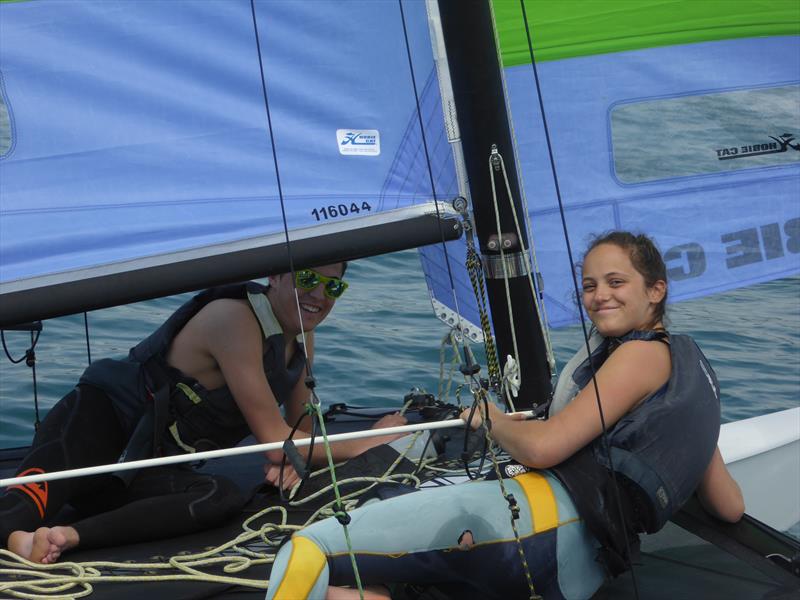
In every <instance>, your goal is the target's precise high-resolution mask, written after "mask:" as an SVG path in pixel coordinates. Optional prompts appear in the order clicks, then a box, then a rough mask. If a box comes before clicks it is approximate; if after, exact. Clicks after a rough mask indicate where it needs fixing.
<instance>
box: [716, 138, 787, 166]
mask: <svg viewBox="0 0 800 600" xmlns="http://www.w3.org/2000/svg"><path fill="white" fill-rule="evenodd" d="M769 138H770V139H771V140H774V141H772V142H763V143H761V144H746V145H743V146H733V147H731V148H717V150H716V152H717V158H718V159H719V160H731V159H733V158H747V157H748V156H762V155H764V154H780V153H781V152H788V151H789V149H790V148H791V149H792V150H797V151H798V152H800V143H796V144H793V143H792V142H793V141H794V136H793V135H792V134H791V133H784V134H782V135H780V136H778V137H775V136H774V135H771V136H769Z"/></svg>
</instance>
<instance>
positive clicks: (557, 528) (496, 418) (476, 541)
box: [267, 232, 744, 600]
mask: <svg viewBox="0 0 800 600" xmlns="http://www.w3.org/2000/svg"><path fill="white" fill-rule="evenodd" d="M582 285H583V306H584V308H585V309H586V312H587V314H588V315H589V318H590V319H591V320H592V323H593V324H594V330H595V335H593V341H594V342H595V346H596V347H595V348H594V349H593V350H592V353H591V357H590V358H588V357H586V352H585V350H584V351H583V356H582V357H580V354H581V353H579V358H577V359H574V360H573V361H570V365H569V366H568V368H567V369H565V372H564V373H562V375H561V378H560V380H559V385H558V387H557V391H556V398H555V405H557V406H558V407H559V408H561V410H558V412H556V413H555V414H551V416H550V418H549V419H548V420H546V421H538V420H523V419H518V418H515V417H512V416H509V415H507V414H504V413H503V412H502V411H500V410H499V409H498V408H496V407H495V406H493V405H491V404H490V405H489V410H488V419H489V420H490V421H491V433H492V436H493V437H494V439H495V440H496V441H497V442H498V443H499V444H500V445H501V446H502V447H503V448H504V449H505V450H506V451H507V452H508V453H509V454H510V455H511V457H512V458H513V459H515V461H517V463H516V464H513V465H509V466H508V467H507V468H506V472H507V473H508V474H509V475H514V476H513V477H511V478H510V479H506V480H505V481H504V485H505V490H506V493H507V494H510V495H511V496H513V500H512V499H511V498H509V497H508V496H506V498H505V499H504V497H503V495H502V494H501V487H500V483H499V482H497V481H481V482H475V483H468V484H465V485H458V486H451V487H443V488H437V489H433V490H426V491H423V492H419V493H413V494H407V495H404V496H399V497H397V498H392V499H390V500H386V501H383V502H377V503H373V504H369V505H367V506H365V507H363V508H361V509H358V510H355V511H353V512H352V513H351V515H350V516H351V518H352V521H351V523H350V525H349V535H350V540H351V544H352V547H353V549H354V551H355V553H356V558H357V563H358V566H359V573H360V577H361V581H362V582H363V583H364V584H365V585H374V584H381V583H388V582H407V583H409V582H410V583H421V584H426V583H435V584H437V586H438V587H439V588H440V589H442V590H443V591H445V593H448V594H450V595H452V596H453V597H461V598H478V597H480V598H524V597H529V595H530V591H531V585H532V586H533V587H534V588H535V590H536V593H537V594H539V595H542V596H543V597H545V598H547V599H548V600H551V599H552V598H588V597H590V596H591V595H592V594H593V593H594V592H595V591H596V590H597V588H598V587H599V586H600V585H601V584H602V582H603V581H604V579H605V578H606V577H607V576H608V575H609V574H616V573H619V572H621V571H622V570H624V568H625V563H627V562H628V557H629V556H630V554H631V550H632V548H635V545H636V542H637V538H636V537H635V533H637V532H644V531H647V532H653V531H656V530H658V529H659V528H660V527H661V526H662V525H663V524H664V522H665V521H666V520H667V519H668V518H669V516H670V515H672V514H673V513H674V512H675V511H676V510H678V508H679V507H680V506H681V505H682V504H683V503H684V502H685V501H686V500H687V499H688V497H689V496H690V495H691V494H692V493H694V491H695V490H696V491H697V493H698V495H699V497H700V499H701V501H702V503H703V505H704V506H705V507H706V508H707V509H708V510H709V511H710V512H711V513H712V514H714V515H715V516H717V517H718V518H720V519H723V520H726V521H737V520H738V519H739V518H741V515H742V513H743V512H744V502H743V500H742V495H741V492H740V490H739V487H738V485H737V484H736V482H735V481H734V480H733V479H732V478H731V476H730V474H729V473H728V471H727V469H726V467H725V464H724V463H723V461H722V458H721V456H720V453H719V450H718V449H717V447H716V443H717V436H718V434H719V391H718V387H717V383H716V379H715V377H714V374H713V371H712V370H711V367H710V366H709V365H708V363H707V361H706V360H705V358H704V357H703V355H702V353H701V352H700V351H699V349H697V346H696V345H695V344H694V343H693V342H692V341H691V339H690V338H688V337H686V336H679V335H673V336H670V335H668V334H667V332H666V330H665V329H664V326H663V319H664V307H665V304H666V299H667V282H666V269H665V266H664V262H663V260H662V258H661V255H660V254H659V252H658V250H657V249H656V247H655V246H654V244H653V242H652V241H651V240H650V239H649V238H647V237H646V236H643V235H638V236H637V235H633V234H630V233H627V232H613V233H610V234H608V235H605V236H603V237H600V238H597V239H596V240H595V241H594V242H593V243H592V244H591V245H590V247H589V249H588V251H587V254H586V255H585V258H584V263H583V279H582ZM598 342H599V343H598ZM593 371H594V377H593ZM593 379H594V381H596V385H595V383H593ZM598 398H599V399H598ZM598 402H599V403H600V404H601V405H602V409H603V415H604V418H605V423H606V429H607V438H606V439H607V440H608V446H609V448H608V449H605V447H604V446H605V444H604V442H603V441H602V440H603V437H602V436H601V433H602V425H601V420H600V416H599V411H598ZM462 418H463V419H464V420H465V421H466V420H467V419H468V418H469V411H466V412H464V413H463V414H462ZM481 420H482V419H481V417H480V415H475V416H474V417H473V420H472V422H471V426H472V427H473V428H477V427H478V426H479V425H480V422H481ZM609 455H610V457H611V460H610V463H611V464H613V470H614V472H615V474H616V480H617V484H616V487H615V484H613V483H612V482H611V477H610V470H609V466H610V464H609V459H608V456H609ZM615 489H618V490H619V492H618V496H619V500H616V498H615V496H616V495H617V494H616V493H615ZM618 502H619V503H621V504H622V507H623V510H622V514H623V515H624V518H618V517H617V515H619V514H620V513H619V511H618V510H617V506H618ZM510 504H511V505H512V506H513V505H515V507H516V509H518V517H517V519H516V525H517V530H518V533H519V537H520V543H518V542H517V541H516V538H515V534H514V532H513V530H512V527H511V521H512V520H511V513H510V511H509V505H510ZM522 555H524V558H525V560H524V561H523V559H522ZM527 574H530V581H529V580H528V577H527V576H526V575H527ZM353 581H354V579H353V571H352V567H351V565H350V558H349V554H348V552H347V546H346V544H345V540H344V535H343V532H342V528H341V525H340V524H339V523H337V522H336V521H335V520H333V519H328V520H326V521H322V522H319V523H316V524H314V525H312V526H310V527H308V528H307V529H305V530H303V531H300V532H298V533H297V534H296V535H295V536H294V537H293V538H292V540H291V541H290V542H289V543H288V544H287V545H286V546H284V548H282V549H281V551H280V553H279V554H278V556H277V558H276V561H275V564H274V566H273V569H272V577H271V579H270V587H269V592H268V595H267V598H268V599H276V600H281V599H285V598H292V599H293V600H295V599H298V598H324V597H327V598H330V599H334V598H348V597H354V598H356V597H358V593H357V590H352V589H350V590H347V589H341V588H329V587H328V585H329V583H330V584H334V585H350V586H352V585H353ZM367 597H372V598H388V596H387V595H386V591H385V589H383V588H377V589H376V588H372V589H368V595H367Z"/></svg>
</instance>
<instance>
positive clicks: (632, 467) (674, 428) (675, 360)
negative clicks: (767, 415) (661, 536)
mask: <svg viewBox="0 0 800 600" xmlns="http://www.w3.org/2000/svg"><path fill="white" fill-rule="evenodd" d="M664 338H666V334H665V333H661V332H655V331H632V332H630V333H628V334H627V335H625V336H623V337H621V338H617V339H616V340H614V341H615V342H616V343H625V342H627V341H631V340H647V341H655V340H662V339H664ZM598 341H599V343H597V342H598ZM669 341H670V356H671V361H672V370H671V373H670V377H669V380H668V381H667V383H666V384H665V385H664V386H663V387H662V388H661V389H659V390H658V391H656V392H655V393H654V394H651V395H650V396H649V397H647V398H645V399H644V400H643V401H642V402H641V403H640V404H639V406H637V407H636V408H635V409H634V410H632V411H630V412H629V413H628V414H626V415H624V416H623V417H622V418H621V419H620V420H619V421H618V422H617V423H615V424H614V426H613V427H611V429H610V430H609V431H608V435H607V439H608V443H609V446H610V454H611V461H612V463H613V469H614V474H615V475H616V481H617V483H618V485H619V489H615V488H614V485H613V480H612V478H611V472H610V469H609V463H608V458H607V455H606V452H605V450H604V449H603V439H602V437H599V438H597V439H596V440H595V441H593V442H592V443H590V444H589V445H587V446H586V447H585V448H583V449H581V450H580V451H578V452H576V453H575V454H573V455H572V456H571V457H569V458H568V459H567V460H565V461H564V462H562V463H561V464H559V465H556V466H555V467H552V468H551V469H549V470H550V471H552V472H553V473H554V474H555V475H556V476H557V477H558V478H559V480H560V481H561V482H562V483H563V484H564V487H566V488H567V490H568V491H569V493H570V497H571V498H572V500H573V502H574V503H575V507H576V509H577V510H578V513H579V514H580V515H581V517H582V518H583V520H584V522H585V523H586V526H587V528H588V529H589V531H590V532H591V533H592V535H593V536H594V537H595V538H596V539H597V540H598V542H600V544H601V546H602V548H601V550H600V559H601V561H602V562H603V563H604V564H605V566H606V567H607V569H608V570H609V572H610V573H611V574H612V575H617V574H619V573H621V572H623V571H625V570H626V569H627V565H628V564H629V563H630V561H631V559H632V558H633V557H635V555H636V552H637V551H638V544H639V540H638V536H637V535H636V534H637V533H641V532H647V533H653V532H655V531H658V530H659V529H661V528H662V527H663V526H664V524H665V523H666V522H667V520H668V519H669V518H670V517H671V516H672V515H673V514H674V513H675V512H677V511H678V509H680V507H681V506H682V505H683V504H684V503H685V502H686V501H687V500H688V499H689V498H690V496H691V495H692V494H693V493H694V490H695V489H696V488H697V485H698V484H699V483H700V481H701V479H702V477H703V474H704V473H705V470H706V468H707V467H708V464H709V462H710V461H711V457H712V455H713V453H714V449H715V448H716V445H717V438H718V437H719V428H720V409H719V383H718V382H717V378H716V375H715V374H714V371H713V369H712V368H711V365H709V363H708V361H707V359H706V358H705V356H703V353H702V352H701V351H700V349H699V348H698V347H697V344H695V343H694V340H692V338H691V337H689V336H686V335H671V336H669ZM593 342H595V343H593V344H592V345H591V346H592V352H591V356H590V358H585V359H584V360H583V361H580V362H579V361H577V360H571V361H570V363H568V367H567V368H566V369H565V370H564V371H563V372H562V374H561V377H560V378H559V383H558V386H557V387H556V396H557V397H556V398H554V401H553V406H555V407H558V408H563V407H564V406H565V405H566V404H567V403H568V402H569V401H570V400H571V399H572V398H573V397H574V396H575V395H576V394H577V392H579V391H580V390H581V389H583V388H584V387H585V386H586V385H587V384H589V383H590V381H591V377H592V366H591V365H593V366H594V370H595V372H596V371H597V370H598V369H599V368H600V367H601V366H602V365H603V363H604V362H605V360H606V358H607V357H608V348H609V345H610V343H611V340H608V339H602V338H601V339H600V340H597V339H595V338H593ZM581 353H583V355H584V356H586V352H585V350H581V351H579V355H580V354H581ZM590 360H591V365H590ZM576 363H579V364H577V366H576ZM565 378H568V380H565ZM566 394H569V395H570V397H569V398H565V397H559V395H561V396H563V395H566ZM520 470H525V471H526V470H529V469H528V468H527V467H524V466H522V465H519V463H516V462H515V461H512V462H510V463H507V464H505V465H503V469H502V472H503V473H504V475H506V476H510V477H513V476H515V475H518V474H519V473H520ZM617 492H619V497H618V498H617ZM620 504H621V506H622V514H620V510H619V505H620ZM626 534H627V538H626Z"/></svg>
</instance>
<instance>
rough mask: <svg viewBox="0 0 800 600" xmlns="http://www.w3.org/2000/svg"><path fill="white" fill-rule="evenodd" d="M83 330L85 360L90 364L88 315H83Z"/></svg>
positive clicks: (90, 347) (90, 350) (90, 346)
mask: <svg viewBox="0 0 800 600" xmlns="http://www.w3.org/2000/svg"><path fill="white" fill-rule="evenodd" d="M83 329H84V331H85V332H86V360H87V361H88V362H89V364H92V345H91V342H90V340H89V313H86V312H85V313H83Z"/></svg>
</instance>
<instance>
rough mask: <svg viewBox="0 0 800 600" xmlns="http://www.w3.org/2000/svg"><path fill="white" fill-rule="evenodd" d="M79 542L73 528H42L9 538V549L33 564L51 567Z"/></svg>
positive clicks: (16, 532)
mask: <svg viewBox="0 0 800 600" xmlns="http://www.w3.org/2000/svg"><path fill="white" fill-rule="evenodd" d="M79 541H80V540H79V537H78V532H77V531H75V529H74V528H72V527H61V526H58V527H40V528H39V529H37V530H36V531H33V532H30V531H15V532H14V533H12V534H11V535H10V536H8V549H9V550H10V551H11V552H13V553H14V554H18V555H19V556H21V557H22V558H27V559H28V560H29V561H31V562H37V563H42V564H43V565H49V564H52V563H54V562H56V561H57V560H58V558H59V557H60V556H61V553H62V552H64V551H66V550H69V549H70V548H74V547H75V546H77V545H78V542H79Z"/></svg>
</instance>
